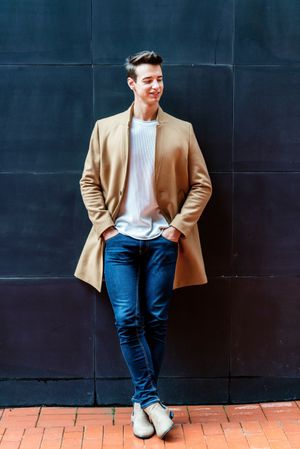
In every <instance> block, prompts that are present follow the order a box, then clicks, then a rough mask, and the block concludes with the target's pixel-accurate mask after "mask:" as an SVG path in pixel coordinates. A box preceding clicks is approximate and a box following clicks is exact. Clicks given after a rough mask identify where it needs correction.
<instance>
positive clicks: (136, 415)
mask: <svg viewBox="0 0 300 449" xmlns="http://www.w3.org/2000/svg"><path fill="white" fill-rule="evenodd" d="M131 422H132V425H133V433H134V435H135V436H136V437H138V438H143V439H144V438H150V437H152V435H154V434H155V429H154V427H153V425H152V424H151V423H150V422H149V418H148V415H147V413H145V412H144V410H143V409H142V408H141V406H140V404H139V403H138V402H134V403H133V412H132V414H131Z"/></svg>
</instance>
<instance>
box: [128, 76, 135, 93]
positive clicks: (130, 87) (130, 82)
mask: <svg viewBox="0 0 300 449" xmlns="http://www.w3.org/2000/svg"><path fill="white" fill-rule="evenodd" d="M127 84H128V86H129V89H131V90H134V85H135V82H134V80H133V79H132V78H130V76H129V77H128V78H127Z"/></svg>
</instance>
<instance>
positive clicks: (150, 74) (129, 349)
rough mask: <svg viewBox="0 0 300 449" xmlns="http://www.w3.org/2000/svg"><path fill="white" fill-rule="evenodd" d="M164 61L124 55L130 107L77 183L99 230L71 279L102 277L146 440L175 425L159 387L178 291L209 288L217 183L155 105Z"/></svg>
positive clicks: (190, 140)
mask: <svg viewBox="0 0 300 449" xmlns="http://www.w3.org/2000/svg"><path fill="white" fill-rule="evenodd" d="M161 64H162V58H161V57H160V56H159V55H158V54H156V53H154V52H153V51H151V52H149V51H143V52H140V53H137V54H135V55H133V56H130V57H128V58H127V60H126V70H127V82H128V86H129V88H130V89H131V90H132V91H133V94H134V102H133V103H132V104H131V106H130V107H129V108H128V109H127V110H126V111H125V112H121V113H119V114H116V115H114V116H111V117H107V118H104V119H101V120H97V121H96V124H95V126H94V129H93V132H92V136H91V139H90V145H89V151H88V154H87V157H86V160H85V165H84V170H83V174H82V177H81V179H80V187H81V193H82V197H83V201H84V204H85V206H86V208H87V211H88V214H89V218H90V220H91V222H92V224H93V226H92V229H91V231H90V234H89V236H88V239H87V241H86V244H85V246H84V248H83V251H82V254H81V256H80V259H79V262H78V265H77V268H76V271H75V276H76V277H78V278H80V279H82V280H84V281H85V282H88V283H90V284H91V285H93V286H94V287H95V288H96V289H97V290H98V291H101V283H102V275H103V271H104V275H105V281H106V287H107V291H108V294H109V298H110V302H111V304H112V308H113V311H114V316H115V325H116V329H117V332H118V336H119V340H120V346H121V350H122V353H123V356H124V359H125V361H126V363H127V366H128V368H129V371H130V374H131V378H132V381H133V384H134V387H135V391H134V394H133V396H132V398H131V401H132V403H133V413H132V417H131V419H132V423H133V432H134V434H135V435H136V436H138V437H140V438H149V437H150V436H152V435H153V434H154V433H155V432H156V434H157V435H158V436H159V437H160V438H163V437H164V436H165V435H166V434H167V433H168V432H169V430H171V428H172V426H173V421H172V419H171V418H172V413H171V412H170V410H169V409H168V408H167V407H166V406H165V405H164V404H163V403H162V402H161V400H160V397H159V394H158V390H157V382H158V375H159V372H160V368H161V364H162V360H163V353H164V343H165V336H166V331H167V321H168V309H169V303H170V298H171V295H172V290H173V288H178V287H183V286H186V285H195V284H204V283H206V282H207V279H206V274H205V269H204V263H203V259H202V253H201V246H200V240H199V234H198V227H197V221H198V219H199V217H200V215H201V213H202V211H203V209H204V208H205V206H206V203H207V202H208V200H209V198H210V196H211V191H212V187H211V182H210V178H209V175H208V172H207V168H206V165H205V161H204V159H203V156H202V153H201V150H200V148H199V146H198V143H197V140H196V137H195V134H194V131H193V128H192V125H191V124H190V123H188V122H185V121H182V120H179V119H177V118H175V117H173V116H171V115H169V114H167V113H166V112H164V111H163V110H162V109H161V107H160V106H159V100H160V98H161V96H162V93H163V89H164V85H163V75H162V68H161Z"/></svg>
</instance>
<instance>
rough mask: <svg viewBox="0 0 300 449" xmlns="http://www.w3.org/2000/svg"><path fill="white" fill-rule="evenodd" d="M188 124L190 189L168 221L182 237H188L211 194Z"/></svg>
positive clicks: (198, 148) (209, 184) (193, 135)
mask: <svg viewBox="0 0 300 449" xmlns="http://www.w3.org/2000/svg"><path fill="white" fill-rule="evenodd" d="M189 125H190V129H189V155H188V174H189V185H190V190H189V192H188V194H187V197H186V199H185V201H184V203H183V205H182V208H181V210H180V211H179V212H178V213H177V214H176V215H175V217H174V218H173V220H172V221H171V223H170V225H171V226H174V227H175V228H177V229H178V230H179V231H180V232H181V233H182V234H183V235H182V238H186V237H188V235H189V233H190V232H191V230H192V228H193V226H194V225H195V224H196V223H197V221H198V220H199V218H200V216H201V214H202V212H203V210H204V208H205V206H206V204H207V202H208V200H209V198H210V197H211V194H212V185H211V180H210V177H209V174H208V171H207V167H206V164H205V161H204V158H203V155H202V152H201V149H200V147H199V145H198V142H197V139H196V136H195V133H194V130H193V127H192V125H191V124H189Z"/></svg>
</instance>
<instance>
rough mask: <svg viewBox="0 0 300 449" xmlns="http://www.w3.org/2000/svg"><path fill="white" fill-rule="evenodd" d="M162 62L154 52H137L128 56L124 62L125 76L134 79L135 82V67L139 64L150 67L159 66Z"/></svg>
mask: <svg viewBox="0 0 300 449" xmlns="http://www.w3.org/2000/svg"><path fill="white" fill-rule="evenodd" d="M162 62H163V59H162V57H161V56H160V55H159V54H157V53H155V51H148V50H144V51H139V52H138V53H135V54H134V55H131V56H128V58H126V61H125V70H126V72H127V76H128V77H130V78H132V79H134V81H136V79H137V74H136V71H135V69H136V67H137V66H138V65H140V64H152V65H161V64H162Z"/></svg>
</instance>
